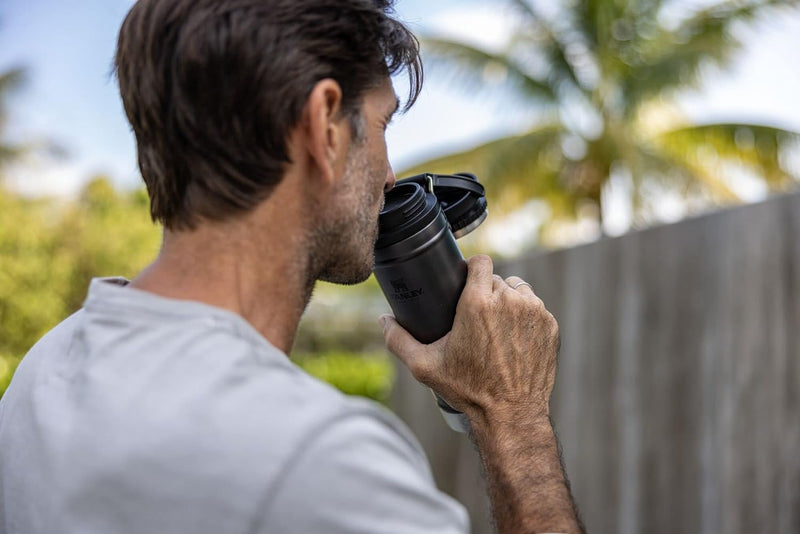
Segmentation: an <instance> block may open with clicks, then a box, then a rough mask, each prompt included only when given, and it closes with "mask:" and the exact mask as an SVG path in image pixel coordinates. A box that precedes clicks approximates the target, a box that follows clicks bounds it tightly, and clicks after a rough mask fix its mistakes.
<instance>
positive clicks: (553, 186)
mask: <svg viewBox="0 0 800 534" xmlns="http://www.w3.org/2000/svg"><path fill="white" fill-rule="evenodd" d="M563 133H564V128H563V127H562V126H561V125H560V124H557V123H553V124H546V125H541V126H539V127H537V128H535V129H534V130H531V131H530V132H528V133H525V134H522V135H518V136H511V137H506V138H503V139H498V140H495V141H491V142H489V143H485V144H483V145H480V146H477V147H475V148H472V149H469V150H466V151H463V152H459V153H456V154H451V155H448V156H445V157H442V158H435V159H432V160H429V161H426V162H424V163H420V164H418V165H414V166H413V167H411V168H410V169H406V170H405V171H403V172H402V173H401V174H402V175H407V174H418V173H421V172H443V173H452V172H458V171H468V172H472V173H474V174H476V175H477V176H478V177H479V179H480V180H481V183H482V184H484V185H485V187H486V194H487V198H488V199H489V202H490V203H491V204H492V205H493V206H496V207H498V208H499V211H501V212H508V211H511V210H513V209H515V208H517V207H519V206H520V205H522V204H523V203H524V202H525V201H527V200H529V199H531V198H535V197H538V198H544V197H546V196H547V195H550V194H553V193H554V191H558V192H563V190H564V188H563V187H562V186H561V185H560V184H559V179H558V176H559V170H560V168H561V166H562V164H563V160H564V156H563V154H562V153H561V147H560V140H561V135H562V134H563ZM548 176H549V177H550V178H547V177H548Z"/></svg>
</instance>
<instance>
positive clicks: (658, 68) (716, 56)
mask: <svg viewBox="0 0 800 534" xmlns="http://www.w3.org/2000/svg"><path fill="white" fill-rule="evenodd" d="M798 4H800V2H798V0H767V1H764V0H755V1H751V2H747V3H742V2H741V1H736V0H730V1H726V2H722V3H719V4H716V5H713V6H711V7H708V8H705V9H702V10H700V11H698V12H696V13H695V14H694V15H692V16H690V17H688V18H686V19H685V20H683V22H681V23H680V24H679V25H678V27H677V28H675V29H667V28H664V27H661V28H660V30H659V31H658V32H657V33H656V34H655V35H654V36H652V37H649V38H640V39H638V40H637V41H635V42H634V43H633V46H632V48H631V50H630V51H629V53H628V55H627V56H626V58H625V59H626V62H627V63H628V64H629V65H630V69H629V71H628V72H627V74H626V76H625V79H624V80H621V83H622V88H623V95H624V98H625V99H626V101H627V103H628V105H627V109H628V110H631V111H632V110H635V109H636V106H637V105H638V104H639V103H640V102H642V101H644V100H646V99H647V98H649V97H652V96H655V95H663V94H664V93H665V92H668V91H670V90H674V89H678V88H685V87H687V86H688V87H691V86H696V85H697V84H698V83H699V81H700V74H701V73H702V67H704V66H706V65H713V66H717V67H724V66H726V65H728V64H729V63H730V61H731V60H732V59H733V57H735V54H736V52H738V51H739V50H740V49H741V42H740V41H739V39H738V38H737V37H736V35H735V34H734V32H733V31H732V29H733V27H734V26H735V25H736V24H739V23H741V22H750V21H753V20H754V19H755V18H756V17H757V16H759V15H761V14H762V13H763V12H765V11H766V10H768V9H771V8H777V7H786V6H796V5H798Z"/></svg>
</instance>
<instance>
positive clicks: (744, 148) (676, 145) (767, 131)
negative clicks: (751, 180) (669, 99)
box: [656, 123, 800, 189]
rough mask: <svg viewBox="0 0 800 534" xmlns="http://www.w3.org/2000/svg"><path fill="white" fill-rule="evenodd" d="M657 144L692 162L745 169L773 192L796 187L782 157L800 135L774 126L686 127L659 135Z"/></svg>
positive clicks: (724, 125) (799, 138)
mask: <svg viewBox="0 0 800 534" xmlns="http://www.w3.org/2000/svg"><path fill="white" fill-rule="evenodd" d="M656 142H657V143H658V144H659V146H661V147H662V148H663V149H665V150H666V151H669V152H672V153H674V154H684V155H685V156H686V157H687V158H689V159H703V158H705V159H707V160H708V159H716V160H717V161H727V162H733V163H736V164H739V165H743V166H744V167H746V168H749V169H751V170H752V171H753V172H755V173H757V174H758V175H759V176H760V177H761V178H763V180H764V181H765V182H766V183H767V185H768V186H769V187H770V188H772V189H779V188H782V187H785V186H787V185H789V184H792V183H795V182H796V181H797V180H798V179H799V178H800V177H798V176H793V175H792V174H791V171H790V170H789V169H786V168H784V166H783V165H782V161H781V159H782V158H781V153H782V151H783V150H785V149H786V148H788V147H789V146H791V145H792V144H795V143H798V142H800V133H799V132H792V131H788V130H784V129H781V128H776V127H772V126H765V125H757V124H743V123H717V124H705V125H698V126H687V127H685V128H679V129H676V130H672V131H670V132H666V133H664V134H662V135H660V136H659V137H658V138H657V139H656Z"/></svg>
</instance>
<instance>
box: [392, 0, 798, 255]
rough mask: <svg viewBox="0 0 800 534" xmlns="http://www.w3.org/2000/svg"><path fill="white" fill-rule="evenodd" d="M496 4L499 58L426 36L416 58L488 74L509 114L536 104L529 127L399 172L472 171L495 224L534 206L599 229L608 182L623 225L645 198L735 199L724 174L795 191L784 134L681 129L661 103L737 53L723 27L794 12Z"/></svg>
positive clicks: (755, 6)
mask: <svg viewBox="0 0 800 534" xmlns="http://www.w3.org/2000/svg"><path fill="white" fill-rule="evenodd" d="M504 3H505V4H506V5H508V6H509V7H510V8H512V9H514V10H515V12H516V14H517V15H518V16H517V17H515V20H517V21H518V24H517V26H516V27H515V28H514V30H513V34H512V36H511V38H510V39H509V41H508V44H507V46H506V47H505V49H503V50H501V51H500V52H495V51H490V50H484V49H481V48H478V47H476V46H471V45H469V44H465V43H463V42H458V41H454V40H450V39H445V38H440V37H436V36H433V35H429V36H427V37H425V38H423V50H424V51H425V53H426V54H427V55H429V59H433V60H434V61H435V62H437V63H439V64H443V65H444V66H447V67H450V69H451V71H452V72H453V73H454V74H455V75H457V77H459V78H460V79H459V80H458V81H459V82H462V83H463V82H464V81H473V82H474V81H476V80H477V81H478V82H479V83H480V80H481V77H482V76H483V75H484V74H485V73H486V72H487V71H490V72H493V73H495V74H496V73H498V72H500V73H502V75H503V79H504V85H506V86H508V88H510V89H511V90H512V91H515V92H516V93H517V94H518V95H519V96H521V97H522V99H521V100H520V102H521V104H520V105H523V106H536V109H538V110H540V113H539V117H540V119H539V120H538V122H537V123H536V124H534V125H533V126H532V128H531V129H530V130H529V131H528V132H527V133H524V134H522V135H516V136H512V137H506V138H502V139H498V140H495V141H492V142H489V143H487V144H484V145H482V146H479V147H475V148H472V149H470V150H467V151H465V152H461V153H458V154H453V155H450V156H446V157H443V158H439V159H435V160H432V161H428V162H425V163H423V164H420V165H416V166H415V167H414V168H413V169H408V170H407V172H409V173H416V172H423V171H431V172H452V171H454V170H470V171H472V172H475V173H477V174H479V176H481V178H482V181H483V182H485V184H486V186H487V192H488V194H489V197H490V201H491V204H492V205H493V207H494V208H499V209H500V211H501V212H508V211H511V210H513V209H516V208H518V207H519V206H520V205H522V203H523V202H524V201H525V200H526V199H530V198H539V199H541V200H543V201H544V202H546V204H547V206H549V208H550V213H551V217H552V218H553V219H561V220H564V219H574V218H575V217H576V215H577V213H578V212H579V211H581V210H580V208H581V206H586V205H587V204H588V205H589V206H593V207H594V208H595V209H594V212H595V213H597V214H598V215H597V217H598V218H599V222H600V228H601V231H602V228H603V220H602V217H603V212H604V209H603V208H604V206H603V200H604V198H605V195H604V191H607V187H608V184H609V182H610V180H611V179H612V177H618V178H619V179H620V180H623V181H625V182H626V183H627V184H628V193H627V198H628V201H629V202H630V205H631V208H632V213H633V215H634V224H639V223H643V222H646V221H647V220H648V219H649V217H650V215H651V214H652V210H651V208H652V202H653V201H654V193H655V196H657V195H658V193H659V192H664V191H672V192H678V193H680V194H681V195H682V197H683V198H689V199H693V200H695V201H697V200H700V201H702V202H706V203H707V202H719V201H736V200H737V199H738V195H737V194H736V193H735V192H734V190H733V189H732V188H731V186H730V182H729V180H728V179H726V178H725V177H726V176H728V175H729V174H730V172H731V169H732V164H733V165H734V167H735V169H736V170H735V171H734V172H739V173H741V172H742V171H741V169H747V170H748V172H750V173H751V175H752V174H754V175H756V176H757V177H758V178H759V179H760V180H763V181H764V182H765V183H766V184H767V185H768V186H769V188H770V189H771V190H775V189H782V188H786V187H788V186H790V185H792V184H794V183H796V177H795V176H793V175H792V173H791V172H790V171H789V170H788V169H787V168H786V165H785V164H784V163H785V162H784V161H783V158H782V153H783V151H784V150H786V149H787V147H789V146H790V145H791V143H793V142H795V141H796V140H797V139H798V138H800V136H798V134H797V133H795V132H789V131H785V130H782V129H780V128H776V127H772V126H769V125H764V124H740V123H736V122H729V123H713V124H691V123H687V122H686V121H682V120H681V119H680V116H679V115H678V114H677V113H676V112H675V111H674V110H675V109H676V107H675V106H670V105H669V97H671V96H673V95H674V93H676V92H677V91H678V90H680V89H684V88H686V87H697V86H698V85H699V83H700V81H701V78H702V74H703V73H704V72H705V71H706V70H707V67H709V66H712V67H718V68H719V67H724V66H725V65H727V64H728V63H729V62H730V61H731V59H732V58H733V57H734V55H735V52H736V51H737V50H738V49H739V48H740V46H741V43H740V42H739V40H738V39H737V38H736V36H735V35H734V34H733V33H732V26H734V25H735V24H737V23H742V22H751V21H753V20H755V19H756V18H757V16H759V15H760V14H761V13H762V12H764V11H765V10H767V9H770V8H771V9H775V8H781V7H783V8H787V6H796V5H797V4H798V1H797V0H742V1H738V0H729V1H722V2H716V3H714V4H713V5H708V4H706V5H708V7H705V8H704V9H701V10H698V11H693V12H691V13H688V14H686V15H685V16H683V17H679V18H678V20H675V21H672V22H665V20H667V18H666V17H665V16H664V15H665V11H666V9H665V8H668V7H671V8H674V3H670V4H669V6H667V2H663V1H661V0H615V1H611V0H572V1H571V2H568V3H567V4H565V5H566V7H564V8H562V9H561V10H560V11H559V12H558V14H557V16H545V15H544V14H542V13H541V12H540V10H538V9H537V8H536V6H534V5H532V4H531V3H529V2H528V1H527V0H505V1H504ZM673 18H674V16H673ZM576 110H577V111H576ZM576 113H580V114H583V116H587V117H589V118H591V119H592V121H591V122H593V123H594V127H593V128H586V127H581V126H579V125H576V124H575V121H574V120H570V116H574V115H575V114H576ZM665 117H666V118H667V119H669V120H667V121H665V120H664V118H665ZM657 119H658V120H657ZM606 209H607V207H606ZM545 241H546V237H545Z"/></svg>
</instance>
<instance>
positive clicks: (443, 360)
mask: <svg viewBox="0 0 800 534" xmlns="http://www.w3.org/2000/svg"><path fill="white" fill-rule="evenodd" d="M521 281H522V280H521V279H519V278H517V277H511V278H509V279H508V280H503V279H502V278H501V277H499V276H497V275H493V274H492V262H491V260H490V259H489V258H488V257H487V256H475V257H473V258H471V259H470V261H469V274H468V277H467V284H466V287H465V288H464V292H463V293H462V295H461V299H460V300H459V303H458V308H457V311H456V318H455V322H454V324H453V329H452V330H451V331H450V333H449V334H447V335H446V336H445V337H443V338H442V339H440V340H438V341H436V342H434V343H432V344H430V345H423V344H421V343H419V342H417V341H416V340H415V339H414V338H413V337H412V336H411V335H410V334H409V333H408V332H406V331H405V330H404V329H403V328H402V327H401V326H400V325H399V324H398V323H397V322H396V321H395V320H394V319H393V318H391V317H388V316H386V317H384V318H383V325H384V336H385V337H386V344H387V347H388V348H389V350H390V351H392V352H393V353H394V354H395V355H397V357H398V358H400V359H401V360H402V361H403V362H404V363H405V364H406V365H407V366H408V368H409V369H410V370H411V372H412V374H413V375H414V376H415V377H416V378H417V380H419V381H420V382H422V383H424V384H426V385H427V386H429V387H431V388H432V389H433V390H434V391H436V392H437V393H438V394H439V395H440V396H442V398H444V399H445V400H446V401H447V402H448V404H450V405H451V406H453V407H454V408H456V409H457V410H461V411H463V412H464V413H466V414H467V416H468V417H469V419H470V422H471V423H472V430H473V439H474V440H475V443H476V444H477V446H478V449H479V451H480V454H481V458H482V459H483V463H484V466H485V468H486V474H487V476H488V479H489V493H490V497H491V500H492V503H493V509H494V517H495V522H496V524H497V529H498V532H500V533H501V534H507V533H518V532H526V533H528V532H530V533H543V532H563V533H580V532H583V528H582V525H581V524H580V520H579V518H578V515H577V512H576V508H575V506H574V503H573V500H572V496H571V495H570V491H569V483H568V482H567V479H566V476H565V474H564V470H563V467H562V465H561V458H560V454H559V450H558V443H557V441H556V437H555V434H554V432H553V427H552V425H551V424H550V394H551V393H552V391H553V384H554V382H555V372H556V357H557V354H558V346H559V337H558V325H557V323H556V321H555V319H554V318H553V316H552V315H551V314H550V313H549V312H548V311H547V309H546V308H545V307H544V304H543V303H542V301H541V300H540V299H539V298H538V297H537V296H536V295H535V294H534V292H533V290H532V289H531V288H530V287H528V286H527V285H524V286H520V287H518V288H517V289H513V288H512V287H511V286H512V285H515V284H517V283H519V282H521Z"/></svg>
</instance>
